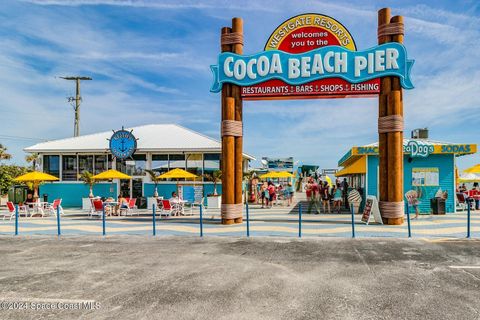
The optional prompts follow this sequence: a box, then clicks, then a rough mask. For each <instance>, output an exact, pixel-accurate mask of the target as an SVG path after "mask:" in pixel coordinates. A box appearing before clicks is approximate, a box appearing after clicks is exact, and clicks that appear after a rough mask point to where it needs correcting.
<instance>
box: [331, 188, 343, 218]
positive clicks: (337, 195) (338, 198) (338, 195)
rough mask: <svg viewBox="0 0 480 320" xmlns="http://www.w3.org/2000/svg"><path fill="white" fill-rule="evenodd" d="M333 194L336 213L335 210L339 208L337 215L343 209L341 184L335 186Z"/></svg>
mask: <svg viewBox="0 0 480 320" xmlns="http://www.w3.org/2000/svg"><path fill="white" fill-rule="evenodd" d="M332 194H333V211H335V208H337V213H340V210H341V207H342V188H341V186H340V183H337V184H336V185H335V186H333V189H332Z"/></svg>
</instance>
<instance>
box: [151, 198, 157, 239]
mask: <svg viewBox="0 0 480 320" xmlns="http://www.w3.org/2000/svg"><path fill="white" fill-rule="evenodd" d="M156 208H157V206H156V205H155V203H154V204H152V221H153V225H152V230H153V235H154V236H156V235H157V225H156V215H157V213H156Z"/></svg>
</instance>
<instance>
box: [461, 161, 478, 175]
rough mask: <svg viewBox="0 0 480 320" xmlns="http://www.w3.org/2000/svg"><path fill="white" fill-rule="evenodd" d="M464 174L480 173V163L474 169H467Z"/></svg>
mask: <svg viewBox="0 0 480 320" xmlns="http://www.w3.org/2000/svg"><path fill="white" fill-rule="evenodd" d="M464 172H466V173H480V163H479V164H476V165H474V166H473V167H470V168H468V169H466V170H465V171H464Z"/></svg>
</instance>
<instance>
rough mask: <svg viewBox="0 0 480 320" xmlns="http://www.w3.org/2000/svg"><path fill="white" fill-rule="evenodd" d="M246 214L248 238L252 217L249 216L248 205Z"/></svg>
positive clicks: (246, 204) (246, 205)
mask: <svg viewBox="0 0 480 320" xmlns="http://www.w3.org/2000/svg"><path fill="white" fill-rule="evenodd" d="M245 213H246V214H247V237H250V217H249V215H248V203H245Z"/></svg>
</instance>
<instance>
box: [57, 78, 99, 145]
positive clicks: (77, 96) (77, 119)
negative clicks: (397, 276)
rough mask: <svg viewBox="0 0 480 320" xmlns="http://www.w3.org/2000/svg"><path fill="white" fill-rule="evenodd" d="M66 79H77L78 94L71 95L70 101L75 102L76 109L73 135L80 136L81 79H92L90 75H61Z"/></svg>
mask: <svg viewBox="0 0 480 320" xmlns="http://www.w3.org/2000/svg"><path fill="white" fill-rule="evenodd" d="M60 78H62V79H65V80H75V82H76V94H75V97H69V98H68V102H75V105H74V106H73V108H74V110H75V123H74V128H73V136H74V137H78V136H79V135H80V101H82V97H81V96H80V80H92V78H90V77H78V76H77V77H60Z"/></svg>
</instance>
